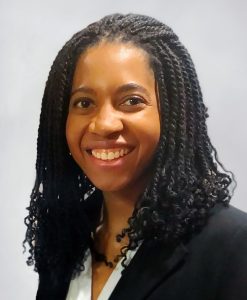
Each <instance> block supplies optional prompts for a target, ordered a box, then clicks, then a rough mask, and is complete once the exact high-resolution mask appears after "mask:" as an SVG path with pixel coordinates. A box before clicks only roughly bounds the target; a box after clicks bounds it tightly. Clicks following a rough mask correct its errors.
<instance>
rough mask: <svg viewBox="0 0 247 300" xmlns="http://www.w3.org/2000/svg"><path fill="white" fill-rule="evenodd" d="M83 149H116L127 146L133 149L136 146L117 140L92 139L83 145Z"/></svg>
mask: <svg viewBox="0 0 247 300" xmlns="http://www.w3.org/2000/svg"><path fill="white" fill-rule="evenodd" d="M81 148H82V150H86V151H87V150H93V149H106V150H107V149H109V150H110V149H115V148H127V149H130V150H132V149H133V148H134V147H133V146H132V145H130V144H127V143H121V142H115V141H91V142H88V143H85V145H82V147H81Z"/></svg>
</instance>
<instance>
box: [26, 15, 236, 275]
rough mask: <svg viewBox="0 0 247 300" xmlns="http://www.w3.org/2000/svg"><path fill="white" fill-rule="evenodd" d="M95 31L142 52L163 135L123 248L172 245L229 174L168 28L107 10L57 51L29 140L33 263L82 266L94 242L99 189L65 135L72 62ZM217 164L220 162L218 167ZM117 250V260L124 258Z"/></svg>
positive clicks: (215, 199) (195, 224) (185, 57)
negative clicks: (33, 141)
mask: <svg viewBox="0 0 247 300" xmlns="http://www.w3.org/2000/svg"><path fill="white" fill-rule="evenodd" d="M102 40H106V41H109V42H114V41H117V42H122V43H132V44H133V45H134V46H136V47H140V48H142V49H143V50H144V51H146V53H147V54H148V58H149V62H150V66H151V67H152V69H153V71H154V74H155V81H156V92H157V93H156V94H157V99H158V102H159V110H160V123H161V136H160V141H159V145H158V147H157V150H156V154H155V157H154V162H153V177H152V179H151V181H150V182H149V184H148V186H147V187H146V189H145V191H144V193H143V195H142V196H141V197H140V199H138V201H137V203H136V207H135V209H134V212H133V215H132V216H131V218H130V219H129V227H128V228H124V229H123V230H122V232H121V233H120V234H119V235H118V236H117V239H118V240H121V239H122V238H123V237H124V236H125V235H128V237H129V245H128V246H127V247H124V248H123V249H122V251H121V255H122V256H123V257H124V258H125V260H126V252H127V250H128V249H135V248H136V247H137V245H138V242H139V241H141V240H143V239H156V240H159V241H162V242H164V243H167V244H169V245H175V244H177V243H180V242H181V241H183V240H186V239H189V238H191V236H192V235H193V234H195V233H196V232H198V231H199V230H200V229H201V228H202V226H203V225H204V224H205V222H206V220H207V217H208V212H209V210H210V208H212V207H213V206H214V205H215V204H216V203H223V204H225V205H227V204H228V202H229V200H230V198H231V195H230V190H229V186H230V184H231V183H232V181H234V176H233V174H232V173H231V172H227V171H226V170H225V169H224V167H223V165H222V164H221V163H220V162H219V160H218V157H217V152H216V149H215V148H214V147H213V145H212V144H211V141H210V139H209V136H208V133H207V126H206V117H207V111H206V107H205V105H204V103H203V97H202V93H201V89H200V85H199V82H198V79H197V75H196V71H195V68H194V65H193V62H192V60H191V58H190V55H189V54H188V52H187V50H186V49H185V48H184V46H183V45H182V44H181V43H180V41H179V39H178V37H177V36H176V35H175V34H174V33H173V31H172V30H171V28H169V27H168V26H166V25H164V24H162V23H161V22H159V21H157V20H155V19H153V18H150V17H147V16H141V15H135V14H128V15H122V14H113V15H110V16H106V17H105V18H103V19H101V20H100V21H98V22H95V23H92V24H90V25H89V26H88V27H87V28H85V29H83V30H82V31H80V32H78V33H76V34H75V35H74V36H73V37H72V38H71V39H70V40H69V41H68V42H67V43H66V44H65V46H64V47H63V48H62V49H61V50H60V52H59V53H58V55H57V57H56V59H55V61H54V63H53V65H52V67H51V70H50V73H49V76H48V80H47V83H46V87H45V91H44V96H43V100H42V109H41V114H40V125H39V130H38V140H37V160H36V180H35V184H34V187H33V190H32V194H31V201H30V206H29V207H28V211H29V214H28V216H27V217H26V218H25V224H26V225H27V232H26V238H25V241H24V243H28V245H29V248H30V249H29V253H30V256H29V257H28V264H29V265H32V264H34V267H35V270H36V271H39V272H40V270H42V269H44V268H45V269H48V270H52V269H53V268H57V267H58V266H59V265H61V264H62V265H63V266H65V268H68V270H71V269H72V272H73V275H75V274H78V273H79V272H80V271H81V270H83V268H84V256H85V252H86V250H87V249H88V248H89V247H90V248H92V247H93V246H92V245H93V241H92V239H91V233H92V232H95V229H96V226H97V224H98V220H99V215H100V209H101V205H102V194H101V192H100V191H99V190H97V189H96V188H95V187H94V186H93V185H92V183H90V182H89V181H88V179H87V178H86V176H85V174H84V173H83V171H82V170H81V169H80V168H79V167H78V166H77V165H76V163H75V162H74V160H73V159H72V158H71V156H70V155H69V150H68V146H67V142H66V138H65V125H66V118H67V114H68V105H69V95H70V91H71V85H72V78H73V73H74V69H75V66H76V62H77V60H78V58H79V56H80V55H81V54H82V53H83V52H84V51H86V49H88V48H89V47H91V46H93V45H96V44H97V43H99V42H100V41H102ZM219 167H220V170H219ZM125 260H124V262H125Z"/></svg>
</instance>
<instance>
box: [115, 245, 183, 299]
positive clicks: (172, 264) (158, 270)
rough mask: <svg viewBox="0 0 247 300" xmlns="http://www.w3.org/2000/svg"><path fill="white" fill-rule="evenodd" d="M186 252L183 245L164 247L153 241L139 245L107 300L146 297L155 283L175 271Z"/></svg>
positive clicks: (158, 282)
mask: <svg viewBox="0 0 247 300" xmlns="http://www.w3.org/2000/svg"><path fill="white" fill-rule="evenodd" d="M186 254H187V249H186V248H185V246H184V245H182V244H181V245H180V246H178V247H177V248H175V249H174V248H173V249H172V248H170V249H169V248H166V247H165V246H164V245H161V244H159V243H155V242H146V243H143V244H142V245H141V247H140V248H139V250H138V251H137V253H136V255H135V256H134V258H133V259H132V261H131V262H130V264H129V266H128V267H127V268H126V269H125V271H124V273H123V275H122V277H121V279H120V280H119V282H118V284H117V285H116V287H115V289H114V290H113V292H112V294H111V296H110V298H109V300H126V299H128V297H130V296H131V299H135V300H141V299H146V298H147V296H148V295H150V293H151V292H152V290H153V289H155V287H156V286H157V285H159V284H160V282H161V281H163V280H164V279H165V278H167V277H169V276H170V275H171V274H172V273H173V272H175V271H176V267H179V264H180V263H182V262H183V260H184V259H185V256H186Z"/></svg>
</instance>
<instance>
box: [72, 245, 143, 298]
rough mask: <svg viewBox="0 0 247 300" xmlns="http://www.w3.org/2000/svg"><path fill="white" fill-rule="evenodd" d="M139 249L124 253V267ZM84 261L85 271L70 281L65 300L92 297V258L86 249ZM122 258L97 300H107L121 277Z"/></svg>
mask: <svg viewBox="0 0 247 300" xmlns="http://www.w3.org/2000/svg"><path fill="white" fill-rule="evenodd" d="M138 248H139V247H137V248H136V249H135V250H129V251H128V252H127V253H126V257H127V259H126V261H125V265H128V264H129V263H130V261H131V259H132V258H133V257H134V255H135V253H136V252H137V250H138ZM85 255H86V261H85V262H84V266H85V270H84V271H82V272H81V273H80V275H79V276H77V277H76V278H75V279H72V280H71V282H70V286H69V291H68V294H67V298H66V300H91V297H92V294H91V293H92V291H91V288H92V256H91V252H90V250H89V249H88V250H87V252H86V254H85ZM122 260H123V258H122V259H121V260H120V261H119V262H118V263H117V265H116V267H115V268H114V270H113V272H112V273H111V275H110V277H109V278H108V280H107V282H106V284H105V285H104V287H103V289H102V291H101V293H100V294H99V297H98V300H107V299H109V297H110V295H111V293H112V292H113V290H114V288H115V286H116V285H117V283H118V281H119V279H120V278H121V276H122V271H123V266H122V264H121V262H122Z"/></svg>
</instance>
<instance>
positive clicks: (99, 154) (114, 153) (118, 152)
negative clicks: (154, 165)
mask: <svg viewBox="0 0 247 300" xmlns="http://www.w3.org/2000/svg"><path fill="white" fill-rule="evenodd" d="M130 151H131V150H130V149H127V148H122V149H93V150H91V154H92V156H94V157H95V158H98V159H101V160H113V159H116V158H119V157H123V156H125V155H127V154H128V153H129V152H130Z"/></svg>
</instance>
